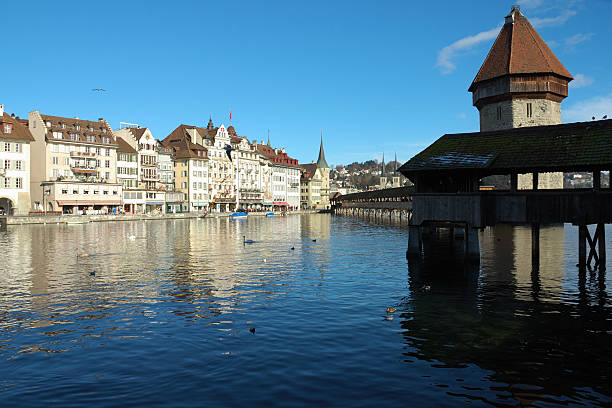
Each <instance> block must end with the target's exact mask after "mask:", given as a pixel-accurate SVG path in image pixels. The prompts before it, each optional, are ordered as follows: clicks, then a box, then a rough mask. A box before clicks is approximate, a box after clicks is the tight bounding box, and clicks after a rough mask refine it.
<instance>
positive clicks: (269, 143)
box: [268, 129, 270, 146]
mask: <svg viewBox="0 0 612 408" xmlns="http://www.w3.org/2000/svg"><path fill="white" fill-rule="evenodd" d="M268 146H270V129H268Z"/></svg>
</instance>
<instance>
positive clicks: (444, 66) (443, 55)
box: [436, 27, 500, 74]
mask: <svg viewBox="0 0 612 408" xmlns="http://www.w3.org/2000/svg"><path fill="white" fill-rule="evenodd" d="M499 30H500V27H496V28H493V29H491V30H488V31H482V32H480V33H478V34H475V35H470V36H467V37H464V38H461V39H460V40H457V41H455V42H454V43H452V44H451V45H447V46H446V47H444V48H442V49H441V50H440V52H438V59H437V61H436V67H437V68H440V70H441V71H442V73H443V74H450V73H451V72H453V71H454V70H455V69H456V68H457V67H456V66H455V63H454V62H453V60H454V59H455V57H457V56H458V55H459V54H461V53H462V52H463V51H467V50H469V49H472V48H473V47H475V46H476V45H478V44H480V43H482V42H484V41H490V40H492V39H493V38H495V37H497V33H498V32H499Z"/></svg>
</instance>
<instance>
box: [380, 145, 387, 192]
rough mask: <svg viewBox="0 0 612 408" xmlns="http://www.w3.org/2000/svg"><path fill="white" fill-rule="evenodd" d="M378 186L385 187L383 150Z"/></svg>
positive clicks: (385, 175)
mask: <svg viewBox="0 0 612 408" xmlns="http://www.w3.org/2000/svg"><path fill="white" fill-rule="evenodd" d="M379 184H380V188H386V187H387V172H386V171H385V152H383V157H382V166H381V170H380V183H379Z"/></svg>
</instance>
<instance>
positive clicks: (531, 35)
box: [469, 7, 573, 92]
mask: <svg viewBox="0 0 612 408" xmlns="http://www.w3.org/2000/svg"><path fill="white" fill-rule="evenodd" d="M516 74H519V75H520V74H556V75H558V76H560V77H563V78H566V79H567V80H569V81H571V80H572V79H573V77H572V75H571V74H570V73H569V71H568V70H567V69H566V68H565V67H564V66H563V64H562V63H561V61H559V59H557V57H556V56H555V54H553V52H552V51H551V50H550V48H549V47H548V45H546V43H545V42H544V40H543V39H542V37H540V35H539V34H538V33H537V31H536V30H535V29H534V28H533V26H532V25H531V24H530V23H529V21H528V20H527V18H526V17H525V16H524V15H523V14H522V13H521V12H520V10H519V9H518V8H517V7H515V8H513V9H512V11H511V12H510V14H508V15H507V16H506V23H505V24H504V26H503V27H502V29H501V31H500V32H499V35H498V36H497V39H496V40H495V43H494V44H493V47H492V48H491V51H489V54H488V55H487V58H486V59H485V61H484V63H483V64H482V66H481V67H480V70H479V71H478V74H476V78H474V81H473V82H472V85H471V86H470V89H469V91H470V92H473V91H474V87H475V85H476V84H477V83H479V82H483V81H486V80H489V79H493V78H498V77H501V76H505V75H516Z"/></svg>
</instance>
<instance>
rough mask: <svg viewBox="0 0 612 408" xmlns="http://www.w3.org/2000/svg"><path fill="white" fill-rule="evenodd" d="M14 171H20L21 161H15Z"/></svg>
mask: <svg viewBox="0 0 612 408" xmlns="http://www.w3.org/2000/svg"><path fill="white" fill-rule="evenodd" d="M15 170H21V160H16V161H15Z"/></svg>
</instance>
